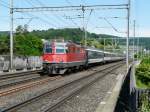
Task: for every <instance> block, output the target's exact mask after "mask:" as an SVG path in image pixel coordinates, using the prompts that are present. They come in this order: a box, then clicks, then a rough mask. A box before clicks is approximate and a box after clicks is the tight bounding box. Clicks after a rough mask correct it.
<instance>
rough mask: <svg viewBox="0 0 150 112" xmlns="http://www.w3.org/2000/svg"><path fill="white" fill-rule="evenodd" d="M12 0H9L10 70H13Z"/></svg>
mask: <svg viewBox="0 0 150 112" xmlns="http://www.w3.org/2000/svg"><path fill="white" fill-rule="evenodd" d="M13 12H14V11H13V0H10V70H13Z"/></svg>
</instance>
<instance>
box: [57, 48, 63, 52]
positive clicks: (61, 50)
mask: <svg viewBox="0 0 150 112" xmlns="http://www.w3.org/2000/svg"><path fill="white" fill-rule="evenodd" d="M56 53H65V49H60V48H57V49H56Z"/></svg>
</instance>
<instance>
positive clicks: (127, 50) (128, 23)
mask: <svg viewBox="0 0 150 112" xmlns="http://www.w3.org/2000/svg"><path fill="white" fill-rule="evenodd" d="M129 36H130V0H128V7H127V39H126V65H127V72H128V70H129Z"/></svg>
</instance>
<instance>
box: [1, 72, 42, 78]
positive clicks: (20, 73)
mask: <svg viewBox="0 0 150 112" xmlns="http://www.w3.org/2000/svg"><path fill="white" fill-rule="evenodd" d="M38 72H41V70H35V71H25V72H14V73H7V74H3V75H0V80H4V79H8V78H14V77H21V76H24V75H33V74H35V73H38Z"/></svg>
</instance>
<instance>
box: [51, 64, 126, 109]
mask: <svg viewBox="0 0 150 112" xmlns="http://www.w3.org/2000/svg"><path fill="white" fill-rule="evenodd" d="M120 73H121V74H125V73H126V69H125V67H123V68H121V69H117V70H116V71H115V72H113V73H112V74H110V75H107V76H106V77H104V78H103V79H102V80H99V81H98V82H96V83H95V84H93V85H92V86H90V87H88V88H86V89H85V90H83V91H82V92H80V93H79V94H78V95H76V96H75V97H73V98H71V99H70V100H68V101H66V102H64V103H63V105H61V106H59V108H57V109H56V110H54V111H52V112H94V111H95V110H96V108H97V106H98V104H99V103H100V102H102V101H103V99H104V98H105V97H106V94H110V92H111V91H112V87H113V86H114V85H115V83H116V81H117V79H116V77H117V74H120Z"/></svg>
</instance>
